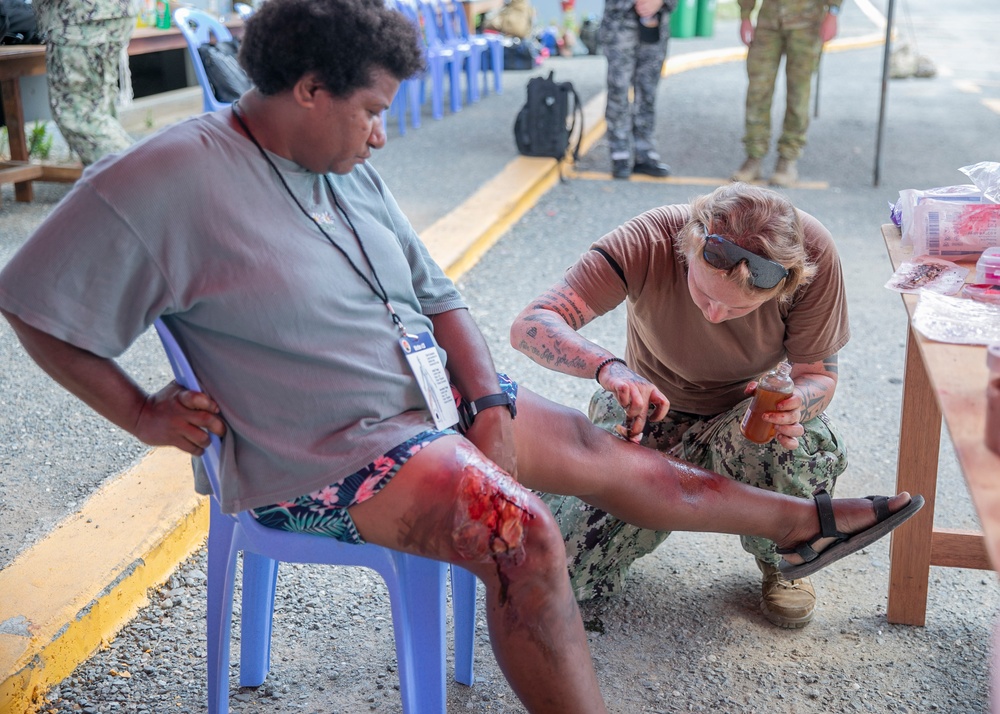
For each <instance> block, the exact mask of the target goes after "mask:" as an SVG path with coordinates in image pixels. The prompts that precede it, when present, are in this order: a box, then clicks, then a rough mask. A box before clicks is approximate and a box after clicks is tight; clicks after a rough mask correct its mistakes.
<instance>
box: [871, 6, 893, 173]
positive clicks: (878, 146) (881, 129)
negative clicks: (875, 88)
mask: <svg viewBox="0 0 1000 714" xmlns="http://www.w3.org/2000/svg"><path fill="white" fill-rule="evenodd" d="M895 6H896V0H889V6H888V8H887V9H886V12H885V47H884V48H883V50H882V96H881V98H880V99H879V105H878V133H877V134H876V137H875V176H874V181H873V182H872V185H873V186H878V185H879V181H881V179H882V137H883V135H884V134H885V98H886V95H887V94H888V92H889V58H890V56H891V54H892V16H893V12H894V10H895Z"/></svg>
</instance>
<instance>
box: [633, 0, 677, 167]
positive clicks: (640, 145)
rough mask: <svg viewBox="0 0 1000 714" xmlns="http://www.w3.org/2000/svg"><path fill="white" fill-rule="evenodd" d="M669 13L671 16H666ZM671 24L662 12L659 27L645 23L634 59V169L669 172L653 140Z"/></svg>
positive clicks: (641, 29)
mask: <svg viewBox="0 0 1000 714" xmlns="http://www.w3.org/2000/svg"><path fill="white" fill-rule="evenodd" d="M665 17H669V16H665ZM669 39H670V24H669V22H666V21H665V20H664V19H663V16H661V19H660V24H659V25H657V26H656V27H643V28H640V32H639V47H638V52H637V53H636V62H635V87H634V91H635V107H634V109H635V112H634V117H633V124H632V136H633V142H634V145H635V165H634V166H633V169H632V170H633V171H634V172H635V173H639V174H646V175H647V176H657V177H663V176H669V175H670V167H669V166H668V165H667V164H665V163H663V162H662V161H661V160H660V154H659V153H658V152H657V151H656V145H655V144H654V142H653V133H654V131H655V130H656V89H657V87H658V86H659V84H660V76H661V75H662V74H663V63H664V62H665V61H666V59H667V42H668V40H669Z"/></svg>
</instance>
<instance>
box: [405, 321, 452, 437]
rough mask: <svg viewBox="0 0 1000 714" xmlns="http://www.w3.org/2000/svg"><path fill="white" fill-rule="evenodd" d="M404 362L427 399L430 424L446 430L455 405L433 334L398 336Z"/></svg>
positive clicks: (450, 421) (425, 399) (422, 333)
mask: <svg viewBox="0 0 1000 714" xmlns="http://www.w3.org/2000/svg"><path fill="white" fill-rule="evenodd" d="M399 345H400V347H402V348H403V354H404V355H406V361H407V362H409V363H410V369H411V370H412V371H413V376H414V377H416V378H417V384H418V385H420V391H421V392H422V393H423V395H424V401H425V402H427V408H428V409H430V412H431V416H432V417H434V426H436V427H437V428H438V429H439V430H440V429H447V428H448V427H450V426H454V425H455V424H457V423H458V408H457V407H456V406H455V398H454V397H453V396H452V394H451V384H450V383H449V382H448V373H447V372H445V370H444V365H443V364H442V363H441V356H440V355H439V354H438V351H437V345H436V344H435V342H434V337H433V336H431V333H429V332H421V333H419V334H416V335H404V336H403V337H401V338H400V339H399Z"/></svg>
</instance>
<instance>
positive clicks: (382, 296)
mask: <svg viewBox="0 0 1000 714" xmlns="http://www.w3.org/2000/svg"><path fill="white" fill-rule="evenodd" d="M232 111H233V116H234V117H236V121H237V122H239V125H240V126H241V127H242V128H243V131H245V132H246V135H247V137H249V139H250V141H252V142H253V145H254V146H256V147H257V151H259V152H260V155H261V156H263V157H264V160H265V161H266V162H267V163H268V165H269V166H270V167H271V169H272V170H273V171H274V173H275V174H277V176H278V180H279V181H280V182H281V185H282V186H283V187H284V189H285V192H286V193H287V194H288V195H289V197H291V199H292V201H293V202H294V203H295V205H296V206H298V208H299V210H300V211H301V212H302V214H303V215H304V216H305V217H306V218H308V219H309V220H310V221H311V222H312V224H313V225H314V226H316V227H317V228H318V229H319V232H320V233H322V234H323V237H324V238H326V240H327V242H329V243H330V245H332V246H333V247H334V248H336V249H337V250H338V251H339V252H340V254H341V255H343V256H344V258H345V259H346V260H347V262H348V264H349V265H350V266H351V268H352V269H353V270H354V272H355V273H357V275H358V277H359V278H361V279H362V280H364V281H365V284H366V285H367V286H368V287H369V289H370V290H371V291H372V292H373V293H375V296H376V297H378V298H379V300H381V301H382V303H383V304H384V305H385V307H386V309H387V310H388V311H389V317H391V318H392V322H393V324H394V325H396V327H397V328H398V329H399V331H400V332H401V333H402V334H404V335H405V334H406V328H405V327H404V326H403V321H402V320H401V319H400V318H399V315H397V314H396V311H395V310H394V309H393V307H392V304H391V303H390V302H389V293H388V292H387V291H386V289H385V286H383V285H382V281H381V280H380V279H379V277H378V271H376V270H375V264H374V263H372V259H371V257H370V256H369V255H368V251H367V250H365V244H364V243H362V242H361V236H360V235H359V234H358V231H357V229H356V228H355V227H354V222H353V221H352V220H351V217H350V216H349V215H348V214H347V211H346V210H344V207H343V206H342V205H341V204H340V200H339V199H338V198H337V192H336V191H334V190H333V184H332V183H330V177H329V176H327V175H326V174H323V181H324V182H325V183H326V187H327V190H328V191H329V192H330V195H331V196H332V197H333V205H334V206H335V207H336V208H337V211H339V212H340V215H341V216H343V217H344V220H345V221H346V222H347V225H348V226H349V227H350V229H351V233H353V234H354V239H355V240H356V241H357V242H358V247H359V248H360V249H361V254H362V255H363V256H364V257H365V260H366V261H367V262H368V267H369V269H370V270H371V271H372V275H373V276H374V278H375V282H376V283H377V284H378V288H377V289H376V287H375V285H373V284H372V281H371V280H369V279H368V276H367V275H365V274H364V273H363V272H361V269H360V268H359V267H358V266H357V265H355V264H354V261H353V260H351V256H350V255H348V254H347V251H345V250H344V248H343V247H342V246H340V245H338V244H337V243H336V242H335V241H334V240H333V237H332V236H331V235H330V234H329V233H327V232H326V229H325V228H323V226H322V224H321V223H320V222H319V221H317V220H316V218H315V217H314V216H313V215H312V214H311V213H309V211H308V210H306V207H305V206H303V205H302V202H301V201H299V198H298V196H296V195H295V193H294V192H293V191H292V189H291V187H290V186H289V185H288V182H287V181H286V180H285V177H284V175H283V174H282V173H281V170H280V169H279V168H278V167H277V165H276V164H275V163H274V161H273V160H272V159H271V157H270V156H268V155H267V152H266V151H265V150H264V147H263V146H261V145H260V142H259V141H257V137H256V136H254V134H253V132H252V131H250V127H249V126H247V123H246V121H245V120H244V118H243V116H242V114H243V109H242V108H241V107H239V100H237V101H235V102H233V105H232ZM380 290H381V292H379V291H380Z"/></svg>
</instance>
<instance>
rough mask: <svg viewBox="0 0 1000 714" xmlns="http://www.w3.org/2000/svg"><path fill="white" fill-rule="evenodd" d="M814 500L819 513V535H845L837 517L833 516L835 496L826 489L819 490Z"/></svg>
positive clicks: (824, 536) (825, 536) (835, 536)
mask: <svg viewBox="0 0 1000 714" xmlns="http://www.w3.org/2000/svg"><path fill="white" fill-rule="evenodd" d="M813 500H815V501H816V512H817V513H818V514H819V537H820V538H837V537H841V536H843V535H844V534H843V533H841V532H840V531H838V530H837V519H836V518H834V517H833V498H832V497H831V496H830V494H829V493H827V492H826V489H823V490H822V491H817V492H816V494H815V495H814V496H813ZM813 542H815V539H813ZM810 550H811V549H810Z"/></svg>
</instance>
